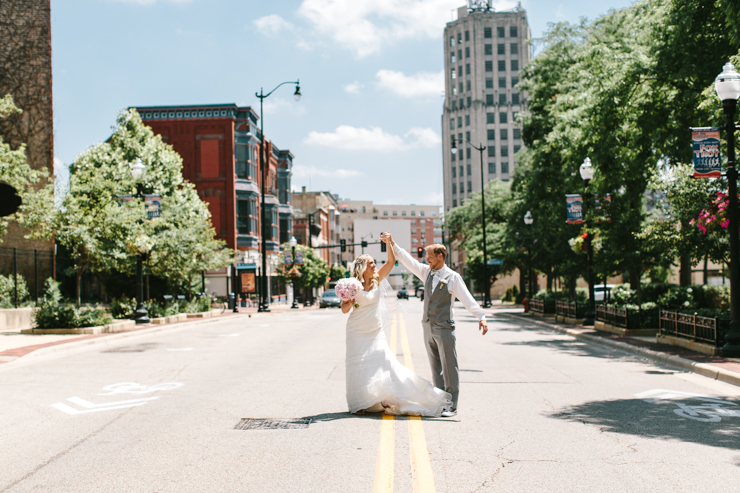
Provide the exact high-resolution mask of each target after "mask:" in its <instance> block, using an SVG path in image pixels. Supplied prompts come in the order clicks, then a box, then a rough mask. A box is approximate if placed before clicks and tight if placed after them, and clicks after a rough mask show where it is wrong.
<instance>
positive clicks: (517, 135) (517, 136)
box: [514, 128, 522, 139]
mask: <svg viewBox="0 0 740 493" xmlns="http://www.w3.org/2000/svg"><path fill="white" fill-rule="evenodd" d="M521 133H522V130H521V129H520V128H515V129H514V138H515V139H521V138H522V136H521Z"/></svg>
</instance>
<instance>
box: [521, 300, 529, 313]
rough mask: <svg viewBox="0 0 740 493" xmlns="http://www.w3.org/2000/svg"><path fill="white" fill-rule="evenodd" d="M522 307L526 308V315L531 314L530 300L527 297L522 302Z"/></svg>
mask: <svg viewBox="0 0 740 493" xmlns="http://www.w3.org/2000/svg"><path fill="white" fill-rule="evenodd" d="M522 306H523V307H524V313H529V298H527V297H526V296H525V297H524V299H523V300H522Z"/></svg>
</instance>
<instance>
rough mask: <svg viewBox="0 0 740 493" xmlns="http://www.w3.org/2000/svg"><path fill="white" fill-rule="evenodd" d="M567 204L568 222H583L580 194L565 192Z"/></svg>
mask: <svg viewBox="0 0 740 493" xmlns="http://www.w3.org/2000/svg"><path fill="white" fill-rule="evenodd" d="M565 203H566V205H567V206H568V220H567V221H566V222H567V223H568V224H583V197H581V195H580V194H566V196H565Z"/></svg>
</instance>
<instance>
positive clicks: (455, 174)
mask: <svg viewBox="0 0 740 493" xmlns="http://www.w3.org/2000/svg"><path fill="white" fill-rule="evenodd" d="M452 177H453V178H457V168H456V167H455V166H453V167H452Z"/></svg>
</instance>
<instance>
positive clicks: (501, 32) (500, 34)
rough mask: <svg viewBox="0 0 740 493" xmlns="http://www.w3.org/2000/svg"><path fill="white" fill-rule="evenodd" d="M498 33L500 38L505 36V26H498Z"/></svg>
mask: <svg viewBox="0 0 740 493" xmlns="http://www.w3.org/2000/svg"><path fill="white" fill-rule="evenodd" d="M496 35H497V36H498V37H499V38H505V37H506V30H505V29H504V28H503V27H497V28H496Z"/></svg>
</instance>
